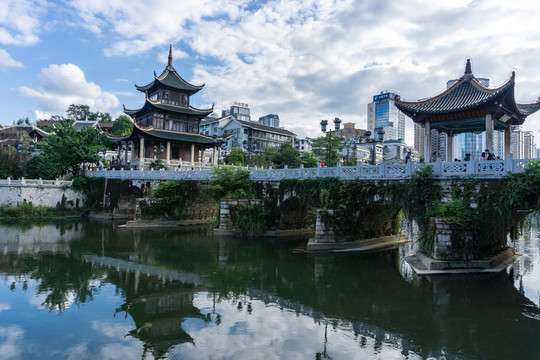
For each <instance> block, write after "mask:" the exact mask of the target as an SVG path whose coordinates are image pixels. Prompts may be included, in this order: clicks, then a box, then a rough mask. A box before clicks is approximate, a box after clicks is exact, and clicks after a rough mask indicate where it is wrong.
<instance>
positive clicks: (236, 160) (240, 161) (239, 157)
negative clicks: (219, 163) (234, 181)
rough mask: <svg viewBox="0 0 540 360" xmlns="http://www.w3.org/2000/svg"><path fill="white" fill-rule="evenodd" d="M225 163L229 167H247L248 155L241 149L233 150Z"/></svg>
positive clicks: (226, 157)
mask: <svg viewBox="0 0 540 360" xmlns="http://www.w3.org/2000/svg"><path fill="white" fill-rule="evenodd" d="M223 161H224V162H225V164H228V165H233V164H234V165H247V159H246V154H245V153H244V152H243V151H242V149H240V148H233V149H232V150H231V151H230V152H229V154H228V155H227V156H225V159H223Z"/></svg>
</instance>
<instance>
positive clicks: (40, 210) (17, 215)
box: [0, 201, 80, 221]
mask: <svg viewBox="0 0 540 360" xmlns="http://www.w3.org/2000/svg"><path fill="white" fill-rule="evenodd" d="M59 205H60V206H57V207H56V208H46V207H44V206H33V205H32V203H30V202H26V201H23V203H22V204H20V205H18V206H3V207H0V219H3V220H32V221H33V220H40V219H63V218H73V217H79V216H80V213H79V211H78V210H68V209H66V208H65V203H64V204H59Z"/></svg>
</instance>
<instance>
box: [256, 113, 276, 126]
mask: <svg viewBox="0 0 540 360" xmlns="http://www.w3.org/2000/svg"><path fill="white" fill-rule="evenodd" d="M258 122H259V124H262V125H266V126H271V127H275V128H278V127H279V116H278V115H276V114H268V115H265V116H261V117H260V118H259V121H258Z"/></svg>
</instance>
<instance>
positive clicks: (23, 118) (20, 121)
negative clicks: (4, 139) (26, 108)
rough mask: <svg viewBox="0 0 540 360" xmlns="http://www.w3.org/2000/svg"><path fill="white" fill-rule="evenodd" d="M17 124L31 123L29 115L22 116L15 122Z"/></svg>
mask: <svg viewBox="0 0 540 360" xmlns="http://www.w3.org/2000/svg"><path fill="white" fill-rule="evenodd" d="M15 124H16V125H30V119H28V116H26V117H22V118H20V119H19V120H17V121H16V122H15Z"/></svg>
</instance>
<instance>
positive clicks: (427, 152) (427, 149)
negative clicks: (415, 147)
mask: <svg viewBox="0 0 540 360" xmlns="http://www.w3.org/2000/svg"><path fill="white" fill-rule="evenodd" d="M424 162H425V163H430V162H431V123H430V122H429V121H426V122H425V123H424Z"/></svg>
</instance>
